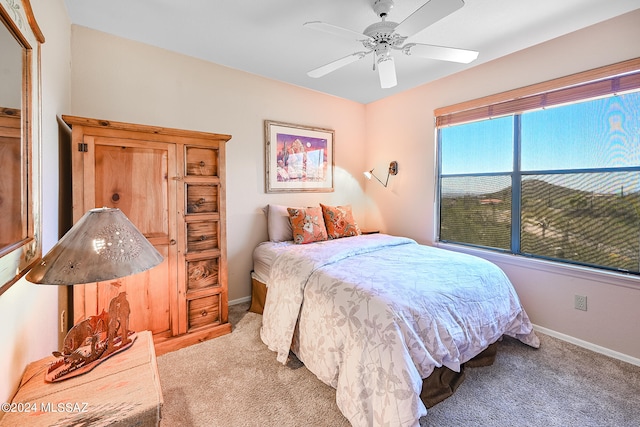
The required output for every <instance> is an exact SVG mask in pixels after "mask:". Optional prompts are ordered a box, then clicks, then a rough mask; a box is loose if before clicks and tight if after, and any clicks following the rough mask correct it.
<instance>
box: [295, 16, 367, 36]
mask: <svg viewBox="0 0 640 427" xmlns="http://www.w3.org/2000/svg"><path fill="white" fill-rule="evenodd" d="M304 26H305V27H307V28H311V29H313V30H317V31H322V32H325V33H329V34H333V35H334V36H339V37H344V38H347V39H351V40H356V41H362V40H367V39H370V38H371V37H369V36H365V35H364V34H362V33H358V32H357V31H352V30H349V29H347V28H342V27H338V26H336V25H332V24H327V23H326V22H321V21H311V22H305V23H304Z"/></svg>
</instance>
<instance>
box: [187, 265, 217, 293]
mask: <svg viewBox="0 0 640 427" xmlns="http://www.w3.org/2000/svg"><path fill="white" fill-rule="evenodd" d="M219 262H220V260H219V258H218V257H212V258H207V259H199V260H192V261H187V292H189V291H195V290H199V289H204V288H209V287H215V286H220V282H219V270H220V265H219Z"/></svg>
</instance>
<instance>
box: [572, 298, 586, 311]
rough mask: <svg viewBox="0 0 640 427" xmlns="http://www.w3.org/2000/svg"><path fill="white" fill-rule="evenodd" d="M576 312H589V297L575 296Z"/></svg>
mask: <svg viewBox="0 0 640 427" xmlns="http://www.w3.org/2000/svg"><path fill="white" fill-rule="evenodd" d="M574 302H575V308H576V310H582V311H587V297H586V296H584V295H575V301H574Z"/></svg>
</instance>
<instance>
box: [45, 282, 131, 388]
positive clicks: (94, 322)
mask: <svg viewBox="0 0 640 427" xmlns="http://www.w3.org/2000/svg"><path fill="white" fill-rule="evenodd" d="M130 312H131V310H130V308H129V302H128V301H127V298H126V294H125V293H124V292H121V293H120V294H119V295H118V296H117V297H115V298H113V299H112V300H111V301H110V302H109V312H108V313H107V312H105V311H104V310H102V313H100V314H99V315H97V316H89V317H88V318H87V319H85V320H83V321H81V322H79V323H78V324H77V325H75V326H74V327H73V328H71V329H70V330H69V332H68V333H67V335H66V337H65V338H64V346H63V350H62V352H59V351H54V352H53V355H54V356H56V357H58V358H59V359H58V360H57V361H55V362H54V363H53V364H51V366H49V369H48V370H47V372H46V373H45V377H44V379H45V381H47V382H56V381H62V380H66V379H69V378H73V377H76V376H78V375H82V374H84V373H87V372H89V371H91V370H92V369H93V368H95V367H96V366H98V365H99V364H100V363H102V362H104V361H105V360H106V359H108V358H109V357H111V356H113V355H115V354H117V353H120V352H121V351H124V350H126V349H128V348H129V347H131V345H133V342H134V341H135V339H136V334H135V332H132V331H129V329H128V327H129V314H130Z"/></svg>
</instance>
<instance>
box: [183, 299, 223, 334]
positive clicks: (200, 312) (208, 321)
mask: <svg viewBox="0 0 640 427" xmlns="http://www.w3.org/2000/svg"><path fill="white" fill-rule="evenodd" d="M187 304H188V312H189V330H191V329H195V328H199V327H202V326H208V325H212V324H216V323H220V295H219V294H216V295H210V296H207V297H202V298H197V299H192V300H188V301H187Z"/></svg>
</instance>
